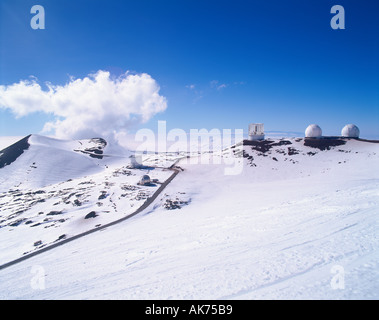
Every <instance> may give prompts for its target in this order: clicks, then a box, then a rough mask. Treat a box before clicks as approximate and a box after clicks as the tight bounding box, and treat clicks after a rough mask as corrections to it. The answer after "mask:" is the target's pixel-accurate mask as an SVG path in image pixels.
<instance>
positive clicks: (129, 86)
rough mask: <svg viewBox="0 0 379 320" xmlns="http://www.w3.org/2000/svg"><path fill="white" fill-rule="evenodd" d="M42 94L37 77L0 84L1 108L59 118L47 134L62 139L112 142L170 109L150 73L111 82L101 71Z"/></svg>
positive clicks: (17, 115)
mask: <svg viewBox="0 0 379 320" xmlns="http://www.w3.org/2000/svg"><path fill="white" fill-rule="evenodd" d="M46 86H47V88H48V89H47V90H43V89H42V88H41V86H40V84H39V83H38V82H37V80H36V79H32V80H28V81H27V80H22V81H20V82H19V83H14V84H12V85H8V86H0V108H5V109H10V110H11V111H12V112H13V113H14V114H15V116H16V117H23V116H26V115H28V114H31V113H34V112H44V113H48V114H53V115H55V116H56V121H54V122H49V123H46V124H45V127H44V131H45V132H49V131H52V130H55V134H56V136H57V137H61V138H73V139H81V138H91V137H95V136H100V137H105V138H113V137H114V136H115V134H117V133H120V132H126V131H127V129H128V127H130V126H131V125H133V124H138V123H144V122H146V121H148V120H149V119H150V118H151V117H153V116H154V115H155V114H156V113H158V112H162V111H164V110H165V109H166V108H167V101H166V98H165V97H163V96H161V95H159V89H160V88H159V86H158V84H157V83H156V81H155V80H154V79H153V78H152V77H151V76H150V75H148V74H146V73H143V74H129V73H128V72H126V73H125V74H124V75H122V76H121V77H119V78H116V79H112V78H111V76H110V73H109V72H107V71H101V70H99V71H98V72H96V73H95V74H91V75H89V76H87V77H85V78H83V79H73V78H70V82H69V83H68V84H66V85H64V86H55V85H52V84H49V83H47V84H46Z"/></svg>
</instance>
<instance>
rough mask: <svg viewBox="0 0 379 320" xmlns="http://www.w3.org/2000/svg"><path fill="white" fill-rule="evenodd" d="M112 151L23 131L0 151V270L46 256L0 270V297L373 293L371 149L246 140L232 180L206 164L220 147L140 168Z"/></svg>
mask: <svg viewBox="0 0 379 320" xmlns="http://www.w3.org/2000/svg"><path fill="white" fill-rule="evenodd" d="M233 148H236V147H235V146H232V147H231V149H233ZM108 150H110V149H109V145H107V144H106V142H105V141H104V140H102V139H91V140H81V141H61V140H56V139H51V138H47V137H42V136H37V135H31V136H28V137H26V138H24V139H22V140H21V141H19V142H18V143H16V144H15V145H12V146H10V147H9V148H7V149H4V150H2V151H0V154H1V155H0V167H1V169H0V191H1V192H0V206H1V212H0V243H1V244H0V247H1V250H0V265H4V264H6V263H7V262H9V261H12V260H15V259H18V258H21V257H25V256H28V255H30V254H31V253H36V252H39V251H41V253H40V254H38V255H35V256H33V257H31V258H29V259H27V260H24V261H19V262H18V263H15V264H13V265H9V266H7V267H6V268H3V269H1V270H0V283H1V286H0V298H3V299H9V298H22V299H34V298H47V299H51V298H52V299H58V298H59V299H61V298H74V299H83V298H91V299H92V298H100V299H101V298H124V299H170V298H176V299H187V298H193V299H220V298H221V299H252V298H253V299H254V298H265V299H283V298H284V299H291V298H301V299H304V298H306V299H350V298H354V299H357V298H358V299H377V298H378V297H379V285H378V283H377V281H376V280H377V279H378V278H379V265H378V262H379V259H378V258H379V250H378V248H379V246H378V245H379V237H378V219H377V213H378V208H379V197H378V195H379V170H378V168H379V144H377V143H375V142H373V141H365V140H359V139H342V138H325V139H303V138H290V139H268V140H265V141H262V142H249V141H245V143H244V145H243V147H242V152H236V153H235V156H236V161H239V162H240V163H241V165H242V169H243V170H242V172H241V174H239V175H225V167H227V164H225V163H224V162H220V163H221V164H212V161H214V160H215V158H217V157H222V156H225V155H224V154H223V153H221V154H211V153H209V152H207V153H204V154H202V155H201V157H210V158H211V160H212V161H210V164H205V163H204V162H200V163H196V162H191V161H190V160H191V159H192V160H193V158H194V155H190V154H188V156H189V157H182V156H183V155H182V154H181V155H180V157H179V155H178V156H177V157H176V158H175V156H172V155H170V157H167V155H166V154H148V155H145V158H144V164H145V165H146V167H142V168H139V169H137V168H133V167H132V166H131V163H130V158H129V156H130V155H131V152H128V151H126V150H123V151H122V150H119V151H118V152H114V150H112V154H111V153H110V152H108ZM236 150H237V148H236ZM238 156H240V157H238ZM168 158H169V161H167V159H168ZM177 160H179V162H176V161H177ZM202 163H203V164H202ZM173 164H176V168H177V169H176V171H177V172H178V174H177V176H175V177H173V171H172V170H171V169H170V167H171V166H172V165H173ZM146 173H148V175H149V176H150V178H151V179H152V181H153V182H154V183H151V184H150V185H146V186H144V185H139V184H138V181H139V180H140V178H141V176H142V175H143V174H146ZM169 178H170V179H173V180H172V181H171V182H170V183H169V184H167V185H163V183H164V182H165V181H167V180H168V179H169ZM153 195H157V196H156V198H154V199H153V200H152V201H150V202H149V199H151V198H152V196H153ZM148 202H149V203H148ZM144 204H145V206H146V208H142V210H141V212H139V213H138V214H137V215H135V216H133V217H132V218H130V219H127V220H125V221H122V222H120V223H118V224H114V225H112V226H109V227H106V228H101V226H107V224H109V223H111V222H112V221H117V220H119V219H122V218H124V217H127V216H128V215H130V214H132V213H133V212H135V211H136V210H137V209H138V208H141V206H143V205H144ZM147 204H148V205H147ZM96 228H98V229H99V230H101V231H99V232H94V233H91V234H88V235H86V236H83V237H81V238H78V239H76V240H74V241H71V242H68V243H65V244H64V245H62V246H57V247H53V248H52V249H51V250H46V251H44V252H42V251H43V250H44V249H46V248H49V246H52V245H53V246H54V244H56V243H60V242H64V241H66V240H67V239H70V238H72V237H75V236H76V235H78V234H82V233H85V232H86V231H89V230H94V229H96ZM36 266H38V267H39V268H40V270H42V271H43V275H42V279H43V286H42V288H39V289H36V288H35V286H33V285H31V280H32V279H34V278H33V277H34V275H33V273H31V270H33V267H36ZM335 270H339V273H338V272H336V271H335ZM341 270H342V271H341ZM337 276H339V278H338V280H339V282H338V283H337V284H338V285H333V284H336V281H335V279H336V277H337ZM342 280H343V281H342Z"/></svg>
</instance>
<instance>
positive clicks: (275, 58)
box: [0, 0, 379, 138]
mask: <svg viewBox="0 0 379 320" xmlns="http://www.w3.org/2000/svg"><path fill="white" fill-rule="evenodd" d="M35 4H39V5H42V6H43V7H44V9H45V19H46V21H45V23H46V29H45V30H33V29H32V28H31V27H30V19H31V18H32V17H33V15H32V14H30V9H31V7H32V6H33V5H35ZM336 4H339V5H342V6H343V7H344V9H345V27H346V29H344V30H333V29H332V28H331V26H330V20H331V18H332V17H333V14H331V13H330V9H331V7H332V6H333V5H336ZM0 28H1V29H0V85H3V86H7V85H11V84H13V83H17V82H19V81H20V80H23V79H29V77H30V76H33V77H36V78H37V79H38V82H39V83H41V85H43V84H44V83H45V82H50V83H52V84H55V85H64V84H66V83H67V82H69V81H70V76H73V77H76V78H83V77H86V76H87V75H88V74H91V73H94V72H96V71H98V70H107V71H110V73H111V74H112V75H113V76H115V77H117V76H119V75H121V74H123V73H124V72H126V71H127V70H129V71H132V72H135V73H147V74H149V75H150V76H151V77H152V78H153V79H155V80H156V82H157V83H158V84H159V86H160V92H159V93H160V94H161V95H162V96H164V97H166V99H167V109H166V110H165V111H164V112H161V113H158V114H156V115H155V116H154V117H153V118H151V119H150V120H149V121H148V122H147V123H144V124H138V125H135V126H133V127H131V128H129V129H130V130H132V131H133V130H134V131H135V130H137V129H138V128H140V127H147V128H151V129H156V127H157V121H158V120H166V121H167V128H168V129H170V128H182V129H184V130H189V129H191V128H198V129H201V128H207V129H209V130H210V129H212V128H219V129H223V128H230V129H237V128H242V129H244V130H247V126H248V123H250V122H263V123H265V129H266V130H268V131H291V132H300V133H302V132H304V130H305V128H306V126H307V125H308V124H310V123H317V124H319V125H320V126H321V127H322V129H323V133H324V134H326V135H338V134H340V131H341V128H342V127H343V126H344V125H345V124H347V123H355V124H357V125H358V126H359V127H360V129H361V136H362V137H369V138H379V1H375V0H363V1H343V0H339V1H328V0H320V1H316V0H315V1H303V0H288V1H280V0H273V1H253V0H250V1H247V0H245V1H240V0H217V1H215V0H203V1H200V0H191V1H187V0H175V1H174V0H171V1H170V0H138V1H137V0H134V1H128V0H125V1H115V0H107V1H104V0H78V1H68V0H38V1H36V0H33V1H28V0H1V3H0ZM53 118H54V115H52V114H46V113H43V112H37V113H32V114H29V115H27V116H25V117H21V118H19V119H16V118H15V116H14V114H12V112H11V111H10V109H6V108H2V109H0V135H20V136H21V135H26V134H29V133H38V132H40V131H41V130H42V128H43V126H44V124H45V123H46V122H47V121H52V120H53Z"/></svg>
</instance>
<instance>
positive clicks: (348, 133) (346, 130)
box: [341, 124, 359, 138]
mask: <svg viewBox="0 0 379 320" xmlns="http://www.w3.org/2000/svg"><path fill="white" fill-rule="evenodd" d="M341 136H343V137H349V138H359V129H358V127H357V126H356V125H354V124H347V125H346V126H344V127H343V129H342V131H341Z"/></svg>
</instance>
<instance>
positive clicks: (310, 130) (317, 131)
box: [305, 124, 322, 138]
mask: <svg viewBox="0 0 379 320" xmlns="http://www.w3.org/2000/svg"><path fill="white" fill-rule="evenodd" d="M321 136H322V130H321V128H320V127H319V126H318V125H317V124H311V125H309V126H308V127H307V129H306V130H305V137H306V138H321Z"/></svg>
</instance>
